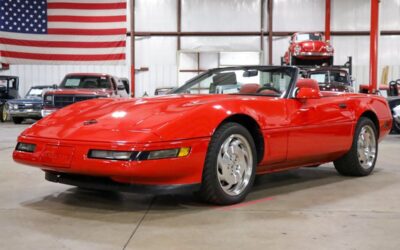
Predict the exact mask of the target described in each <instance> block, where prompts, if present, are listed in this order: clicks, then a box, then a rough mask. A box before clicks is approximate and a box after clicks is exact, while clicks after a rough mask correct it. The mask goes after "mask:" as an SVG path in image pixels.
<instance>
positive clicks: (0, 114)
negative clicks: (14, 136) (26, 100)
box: [0, 103, 7, 122]
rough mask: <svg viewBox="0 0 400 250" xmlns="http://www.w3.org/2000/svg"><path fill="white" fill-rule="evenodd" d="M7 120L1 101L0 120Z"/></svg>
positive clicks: (4, 107)
mask: <svg viewBox="0 0 400 250" xmlns="http://www.w3.org/2000/svg"><path fill="white" fill-rule="evenodd" d="M6 121H7V110H6V104H5V103H3V104H2V105H0V122H6Z"/></svg>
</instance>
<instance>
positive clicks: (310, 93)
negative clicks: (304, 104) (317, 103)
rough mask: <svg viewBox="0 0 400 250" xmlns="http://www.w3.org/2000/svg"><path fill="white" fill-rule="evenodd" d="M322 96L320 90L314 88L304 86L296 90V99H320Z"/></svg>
mask: <svg viewBox="0 0 400 250" xmlns="http://www.w3.org/2000/svg"><path fill="white" fill-rule="evenodd" d="M319 98H321V95H320V92H319V91H318V90H316V89H314V88H308V87H302V88H299V89H298V90H297V91H296V99H300V100H306V99H319Z"/></svg>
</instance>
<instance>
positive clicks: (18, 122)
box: [12, 117, 24, 124]
mask: <svg viewBox="0 0 400 250" xmlns="http://www.w3.org/2000/svg"><path fill="white" fill-rule="evenodd" d="M12 121H13V122H14V124H21V123H22V122H23V121H24V118H22V117H12Z"/></svg>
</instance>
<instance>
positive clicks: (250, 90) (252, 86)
mask: <svg viewBox="0 0 400 250" xmlns="http://www.w3.org/2000/svg"><path fill="white" fill-rule="evenodd" d="M260 87H261V86H260V84H257V83H249V84H245V85H243V86H242V87H241V88H240V90H239V94H255V93H257V91H258V90H259V89H260Z"/></svg>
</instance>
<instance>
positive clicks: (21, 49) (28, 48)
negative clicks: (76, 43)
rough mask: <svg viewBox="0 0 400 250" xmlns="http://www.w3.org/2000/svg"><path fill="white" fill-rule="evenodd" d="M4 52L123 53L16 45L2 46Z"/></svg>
mask: <svg viewBox="0 0 400 250" xmlns="http://www.w3.org/2000/svg"><path fill="white" fill-rule="evenodd" d="M4 48H5V50H7V51H18V52H21V53H34V54H43V55H50V54H69V55H74V54H75V55H87V54H91V55H102V54H107V55H112V54H121V53H124V51H125V48H124V47H115V48H62V50H60V48H57V47H55V48H52V47H46V48H44V47H31V46H16V45H4Z"/></svg>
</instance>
